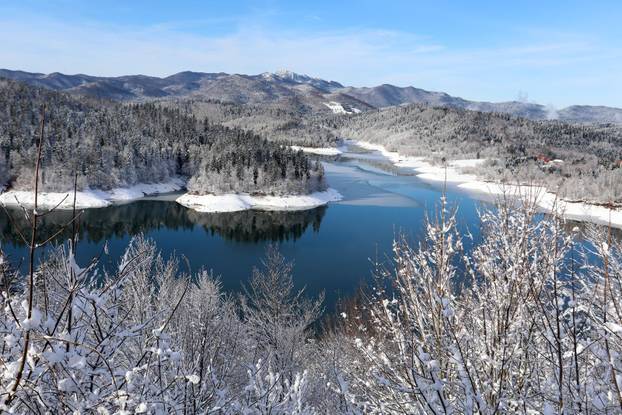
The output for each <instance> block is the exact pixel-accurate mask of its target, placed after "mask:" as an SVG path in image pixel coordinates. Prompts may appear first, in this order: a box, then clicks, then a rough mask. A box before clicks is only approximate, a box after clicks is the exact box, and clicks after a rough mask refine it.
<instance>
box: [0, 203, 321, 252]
mask: <svg viewBox="0 0 622 415" xmlns="http://www.w3.org/2000/svg"><path fill="white" fill-rule="evenodd" d="M325 212H326V206H322V207H319V208H316V209H310V210H305V211H284V212H277V211H253V210H248V211H242V212H229V213H199V212H196V211H194V210H190V209H187V208H185V207H183V206H181V205H179V204H177V203H171V202H170V201H160V200H143V201H138V202H135V203H130V204H126V205H118V206H111V207H107V208H102V209H89V210H85V211H83V212H82V214H81V216H80V217H79V219H78V220H77V233H78V235H79V238H80V240H83V241H89V242H94V243H99V242H102V241H106V240H109V239H112V238H122V237H124V236H126V235H129V236H133V235H136V234H139V233H149V232H150V231H153V230H158V229H170V230H192V229H195V228H196V227H199V228H203V229H204V230H205V231H206V232H207V233H209V234H210V235H219V236H221V237H222V238H224V239H227V240H232V241H236V242H253V243H256V242H261V241H273V242H277V241H279V242H281V241H289V240H296V239H298V238H300V237H301V236H302V235H303V234H304V232H305V231H306V230H307V229H308V228H309V227H311V229H313V231H314V232H317V231H319V229H320V224H321V222H322V218H323V217H324V214H325ZM0 213H2V214H0V230H1V232H2V243H3V245H7V244H9V245H11V246H14V247H23V246H24V245H25V244H24V242H23V240H22V239H21V237H20V236H19V233H18V231H17V229H16V227H17V228H19V229H20V230H21V232H22V233H23V234H24V236H26V238H28V235H29V234H30V231H29V224H28V221H27V219H26V217H25V215H24V213H23V212H22V211H20V210H17V209H12V210H9V213H10V214H11V216H12V218H13V222H14V224H13V223H11V220H10V219H9V218H8V217H7V215H6V214H5V213H4V212H0ZM71 218H72V213H71V211H56V212H51V213H50V214H48V215H46V216H43V217H42V218H41V220H40V227H39V229H38V231H37V232H38V235H39V238H38V239H39V240H46V239H48V238H50V237H52V236H54V234H55V233H56V232H58V231H59V229H62V227H63V226H64V225H66V224H67V223H69V222H70V221H71ZM71 228H72V226H67V227H66V229H65V231H63V232H62V233H61V234H59V235H58V236H57V238H56V239H57V240H60V241H62V240H66V239H68V238H69V237H70V235H71V232H72V230H71Z"/></svg>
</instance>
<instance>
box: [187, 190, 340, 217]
mask: <svg viewBox="0 0 622 415" xmlns="http://www.w3.org/2000/svg"><path fill="white" fill-rule="evenodd" d="M341 199H342V196H341V193H339V192H338V191H337V190H335V189H328V190H326V191H323V192H315V193H310V194H308V195H291V196H253V195H249V194H246V193H242V194H225V195H202V196H199V195H191V194H188V193H186V194H185V195H182V196H180V197H178V198H177V203H179V204H181V205H183V206H185V207H187V208H190V209H194V210H196V211H198V212H237V211H240V210H248V209H257V210H306V209H312V208H315V207H318V206H322V205H325V204H327V203H329V202H337V201H339V200H341Z"/></svg>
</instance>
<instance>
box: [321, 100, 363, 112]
mask: <svg viewBox="0 0 622 415" xmlns="http://www.w3.org/2000/svg"><path fill="white" fill-rule="evenodd" d="M324 105H326V106H327V107H328V108H330V110H331V111H332V112H333V113H334V114H358V113H359V112H361V110H360V109H358V108H354V107H352V110H351V111H348V110H346V109H345V108H344V107H343V105H341V104H340V103H338V102H336V101H331V102H324Z"/></svg>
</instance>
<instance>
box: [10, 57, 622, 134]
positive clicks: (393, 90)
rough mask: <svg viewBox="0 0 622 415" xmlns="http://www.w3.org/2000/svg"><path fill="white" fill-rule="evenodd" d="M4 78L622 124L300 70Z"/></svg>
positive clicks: (86, 90) (305, 104)
mask: <svg viewBox="0 0 622 415" xmlns="http://www.w3.org/2000/svg"><path fill="white" fill-rule="evenodd" d="M0 77H4V78H8V79H12V80H16V81H20V82H25V83H28V84H30V85H35V86H40V87H45V88H48V89H53V90H57V91H64V92H68V93H70V94H77V95H87V96H92V97H96V98H104V99H112V100H116V101H147V100H158V99H167V98H195V99H196V98H199V99H216V100H221V101H226V102H234V103H238V104H274V105H278V106H283V107H287V108H295V109H298V110H300V111H302V112H330V111H332V112H335V113H355V112H361V111H368V110H373V109H379V108H385V107H391V106H397V105H404V104H424V105H430V106H435V107H451V108H461V109H466V110H473V111H481V112H499V113H507V114H511V115H514V116H519V117H524V118H529V119H534V120H546V119H558V120H561V121H567V122H576V123H616V124H622V109H621V108H614V107H607V106H591V105H571V106H569V107H566V108H562V109H560V110H553V109H551V108H549V107H546V106H544V105H541V104H537V103H531V102H522V101H506V102H485V101H470V100H467V99H464V98H461V97H455V96H452V95H449V94H447V93H445V92H438V91H428V90H425V89H421V88H416V87H413V86H407V87H399V86H395V85H391V84H381V85H378V86H374V87H353V86H344V85H343V84H341V83H339V82H336V81H333V80H330V81H328V80H324V79H321V78H315V77H311V76H309V75H303V74H299V73H296V72H291V71H287V70H280V71H277V72H264V73H261V74H258V75H245V74H228V73H225V72H214V73H210V72H195V71H182V72H179V73H176V74H172V75H169V76H166V77H156V76H148V75H123V76H118V77H99V76H93V75H86V74H75V75H67V74H62V73H60V72H52V73H50V74H43V73H36V72H26V71H20V70H9V69H0Z"/></svg>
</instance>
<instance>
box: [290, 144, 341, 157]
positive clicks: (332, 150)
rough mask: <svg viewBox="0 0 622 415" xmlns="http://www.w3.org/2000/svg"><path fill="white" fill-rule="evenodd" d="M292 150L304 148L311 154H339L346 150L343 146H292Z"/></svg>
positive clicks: (303, 149)
mask: <svg viewBox="0 0 622 415" xmlns="http://www.w3.org/2000/svg"><path fill="white" fill-rule="evenodd" d="M290 148H291V149H292V150H295V151H298V150H302V151H304V152H305V153H309V154H318V155H320V156H338V155H339V154H342V153H343V152H344V149H343V148H341V147H301V146H290Z"/></svg>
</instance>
